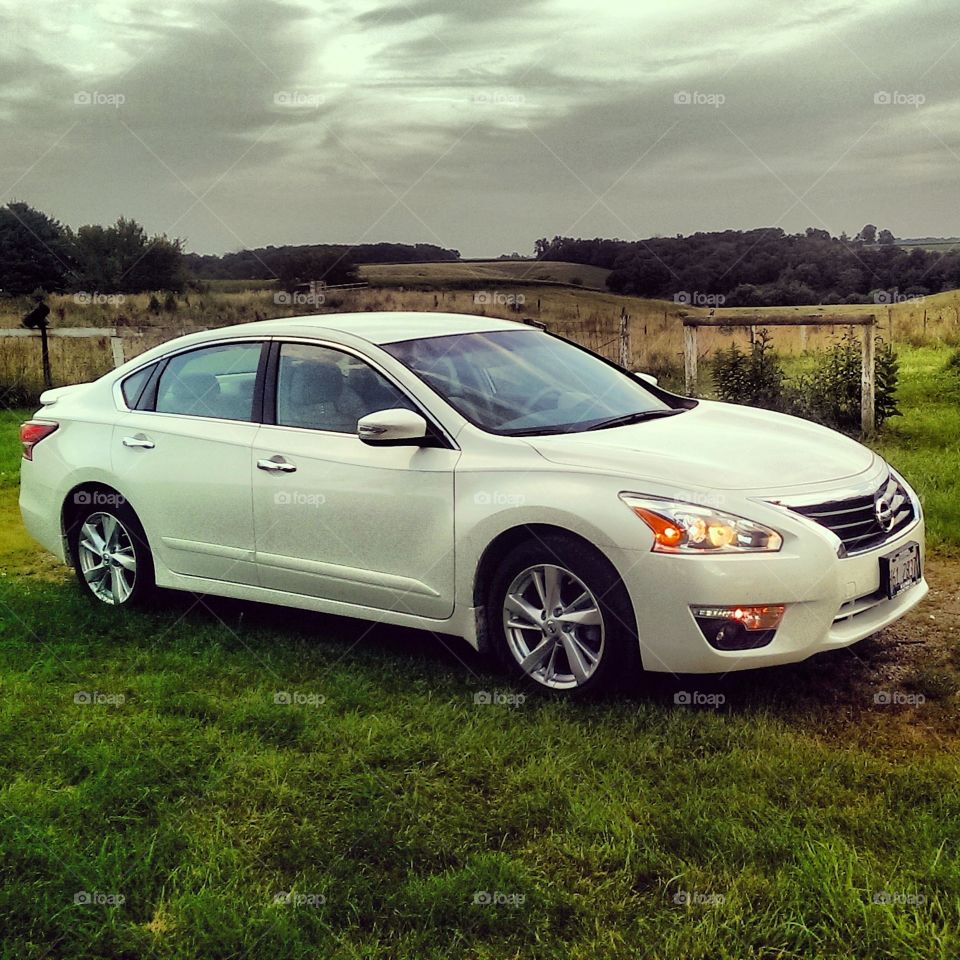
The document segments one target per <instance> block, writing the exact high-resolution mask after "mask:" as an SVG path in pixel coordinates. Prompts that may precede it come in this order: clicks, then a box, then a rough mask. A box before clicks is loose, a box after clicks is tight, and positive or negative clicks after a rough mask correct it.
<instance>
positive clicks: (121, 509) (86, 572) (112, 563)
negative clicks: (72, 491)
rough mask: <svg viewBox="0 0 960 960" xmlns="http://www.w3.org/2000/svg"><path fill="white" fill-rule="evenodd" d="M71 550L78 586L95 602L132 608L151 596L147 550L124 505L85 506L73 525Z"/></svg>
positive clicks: (136, 523) (135, 521) (137, 524)
mask: <svg viewBox="0 0 960 960" xmlns="http://www.w3.org/2000/svg"><path fill="white" fill-rule="evenodd" d="M70 547H71V554H72V556H73V564H74V569H75V570H76V573H77V579H78V580H79V581H80V586H81V588H82V589H83V590H84V592H85V593H86V594H87V595H88V596H90V597H92V598H93V599H94V600H98V601H100V602H101V603H106V604H108V605H109V606H113V607H121V606H124V607H126V606H134V605H137V604H140V603H141V602H143V601H144V600H146V599H147V598H148V597H149V596H150V594H151V593H152V592H153V589H154V575H153V558H152V556H151V554H150V547H149V545H148V544H147V538H146V534H145V533H144V531H143V527H142V526H141V525H140V521H139V520H138V519H137V515H136V514H135V513H134V512H133V510H132V509H131V508H130V507H129V505H127V504H126V503H123V502H120V503H117V504H105V505H95V506H94V505H91V506H86V507H85V508H84V509H83V512H82V513H81V514H80V516H79V517H77V518H76V519H75V521H74V524H73V529H72V532H71V543H70Z"/></svg>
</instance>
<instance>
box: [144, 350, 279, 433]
mask: <svg viewBox="0 0 960 960" xmlns="http://www.w3.org/2000/svg"><path fill="white" fill-rule="evenodd" d="M259 363H260V344H259V343H227V344H223V345H222V346H215V347H201V348H200V349H199V350H191V351H189V352H188V353H180V354H177V356H175V357H173V358H172V359H171V360H170V362H169V363H168V364H167V366H166V369H165V370H164V371H163V373H162V374H160V382H159V383H158V384H157V405H156V410H157V413H179V414H181V415H183V416H188V417H216V418H218V419H220V420H252V419H253V392H254V388H255V386H256V382H257V367H258V365H259Z"/></svg>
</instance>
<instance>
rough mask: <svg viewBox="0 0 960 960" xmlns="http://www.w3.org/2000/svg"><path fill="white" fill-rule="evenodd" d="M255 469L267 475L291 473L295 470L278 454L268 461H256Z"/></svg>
mask: <svg viewBox="0 0 960 960" xmlns="http://www.w3.org/2000/svg"><path fill="white" fill-rule="evenodd" d="M257 469H258V470H266V471H267V472H269V473H293V472H294V471H295V470H296V469H297V468H296V467H295V466H294V465H293V464H292V463H289V462H288V461H286V460H284V459H283V457H281V456H280V454H279V453H278V454H277V455H276V456H274V457H271V458H270V459H269V460H258V461H257Z"/></svg>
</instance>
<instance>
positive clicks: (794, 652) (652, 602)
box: [615, 517, 929, 673]
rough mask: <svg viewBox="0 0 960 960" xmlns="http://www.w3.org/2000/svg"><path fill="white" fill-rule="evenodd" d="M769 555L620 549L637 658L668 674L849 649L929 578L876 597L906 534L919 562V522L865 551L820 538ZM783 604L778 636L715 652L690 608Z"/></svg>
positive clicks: (916, 595)
mask: <svg viewBox="0 0 960 960" xmlns="http://www.w3.org/2000/svg"><path fill="white" fill-rule="evenodd" d="M804 541H805V542H804V543H803V546H802V548H800V547H799V546H796V547H794V549H793V550H783V551H781V552H779V553H775V554H757V555H753V556H750V555H745V556H727V557H717V558H708V557H681V556H668V555H651V554H649V553H641V552H640V551H627V550H624V551H621V552H620V556H619V557H618V558H616V559H615V562H616V563H617V565H618V566H619V567H620V570H621V575H622V576H623V579H624V582H625V584H626V586H627V590H628V592H629V594H630V597H631V600H632V602H633V608H634V613H635V616H636V621H637V632H638V635H639V640H640V652H641V657H642V659H643V665H644V667H645V668H646V669H647V670H650V671H654V672H670V673H727V672H730V671H733V670H751V669H754V668H756V667H767V666H775V665H777V664H785V663H796V662H797V661H800V660H805V659H807V658H808V657H811V656H813V654H815V653H821V652H823V651H825V650H835V649H838V648H840V647H846V646H849V645H850V644H852V643H856V642H857V641H858V640H862V639H863V638H864V637H868V636H870V635H871V634H874V633H876V632H877V631H878V630H882V629H883V628H884V627H887V626H889V625H890V624H891V623H893V622H895V621H896V620H898V619H900V618H901V617H902V616H904V615H905V614H906V613H907V612H908V611H910V610H912V609H913V608H914V607H915V606H916V605H917V604H918V603H919V602H920V601H921V600H922V599H923V598H924V597H925V596H926V594H927V592H928V590H929V588H928V586H927V583H926V580H921V581H920V582H919V583H917V584H915V585H914V586H912V587H910V588H908V589H907V590H905V591H904V592H903V593H901V594H900V595H899V596H897V597H895V598H894V599H892V600H890V599H887V597H886V595H885V594H884V595H882V596H881V594H880V557H881V556H882V555H883V554H886V553H890V552H892V551H894V550H897V549H898V548H899V547H901V546H903V545H904V544H907V543H910V542H911V541H915V542H918V543H919V544H920V552H921V558H922V562H923V563H924V564H925V562H926V557H925V552H924V522H923V518H922V517H920V518H919V519H918V520H917V522H916V523H914V524H913V525H912V526H911V527H909V528H907V529H906V530H904V531H902V532H901V533H900V534H899V535H897V536H896V537H894V538H892V539H891V540H889V541H887V542H886V543H884V544H883V545H882V546H880V547H878V548H877V549H875V550H872V551H870V552H867V553H862V554H858V555H856V556H853V557H845V558H843V559H841V558H839V557H838V556H837V555H836V551H835V549H833V548H832V547H831V544H830V543H829V542H828V540H827V539H826V538H825V537H819V536H818V537H810V538H804ZM778 603H783V604H786V607H787V609H786V612H785V614H784V617H783V621H782V623H781V624H780V627H779V629H778V630H777V633H776V636H775V637H774V638H773V640H772V641H771V642H770V643H769V644H768V645H767V646H765V647H761V648H759V649H756V650H730V651H724V650H717V649H715V648H714V647H712V646H710V644H709V643H707V641H706V639H705V638H704V636H703V634H702V633H701V631H700V628H699V627H698V626H697V624H696V622H695V621H694V618H693V615H692V613H691V611H690V607H691V606H692V605H704V606H708V605H709V606H725V605H741V604H751V605H753V604H758V605H759V604H778Z"/></svg>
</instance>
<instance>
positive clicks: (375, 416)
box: [357, 408, 427, 447]
mask: <svg viewBox="0 0 960 960" xmlns="http://www.w3.org/2000/svg"><path fill="white" fill-rule="evenodd" d="M357 436H358V437H359V438H360V439H361V440H362V441H363V442H364V443H369V444H371V445H372V446H384V447H386V446H407V445H409V446H417V445H419V444H421V443H422V442H423V441H424V440H425V439H426V436H427V421H426V420H424V419H423V417H421V416H420V414H419V413H414V412H413V411H412V410H404V409H402V408H397V409H394V410H378V411H377V412H376V413H368V414H367V415H366V416H365V417H361V418H360V419H359V420H358V421H357Z"/></svg>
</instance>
